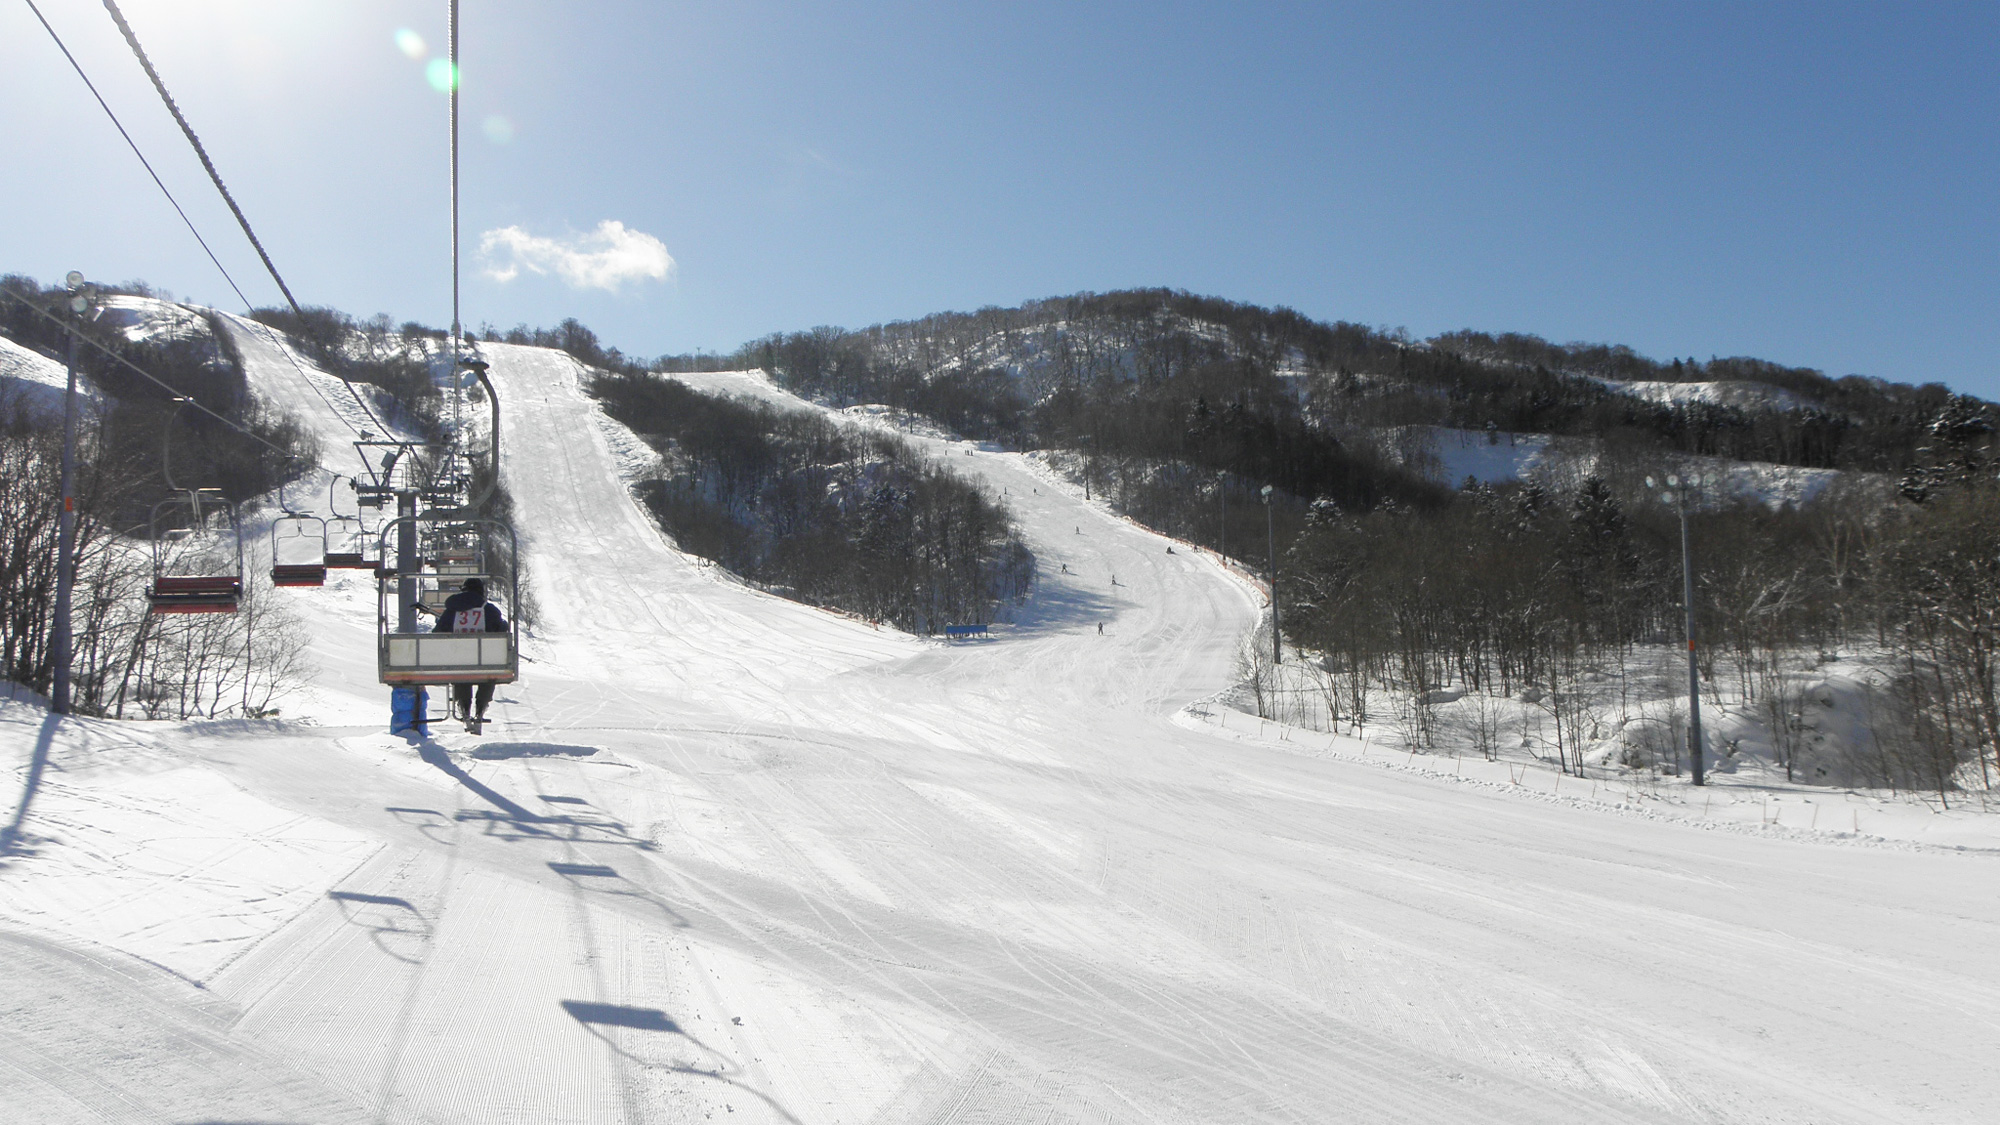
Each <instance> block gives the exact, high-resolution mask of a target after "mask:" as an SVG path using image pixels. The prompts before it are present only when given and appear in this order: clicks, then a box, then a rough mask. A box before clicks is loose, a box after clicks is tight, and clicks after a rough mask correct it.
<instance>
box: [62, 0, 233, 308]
mask: <svg viewBox="0 0 2000 1125" xmlns="http://www.w3.org/2000/svg"><path fill="white" fill-rule="evenodd" d="M27 5H28V10H29V11H31V12H33V13H35V18H36V19H37V20H40V21H41V24H42V30H44V31H46V32H48V33H49V38H51V39H53V40H55V41H56V49H57V50H59V51H61V52H62V53H63V58H66V59H68V60H69V65H70V66H71V68H73V69H74V70H75V71H76V76H77V77H78V78H81V79H83V84H84V85H85V86H86V87H88V88H89V90H90V96H91V97H93V98H96V99H97V104H98V105H99V106H101V107H103V109H104V115H105V116H106V117H109V118H110V119H111V124H112V125H113V126H114V127H116V128H117V130H118V135H119V136H121V137H124V138H125V143H126V144H127V145H129V146H131V149H132V155H134V156H136V157H138V158H139V163H140V164H143V165H145V168H146V174H147V175H148V176H151V177H153V183H154V185H155V186H157V187H158V188H159V189H160V194H161V195H164V196H166V197H167V202H168V203H170V204H172V205H173V208H174V213H175V214H177V215H179V216H180V217H181V222H183V223H186V224H187V229H188V233H189V234H192V235H194V240H195V241H196V242H199V243H201V251H202V253H204V254H207V255H208V260H209V261H211V262H214V263H215V268H216V270H217V271H218V272H220V273H221V274H222V279H223V280H224V281H227V282H228V283H229V287H230V288H231V289H234V290H236V296H237V297H238V298H239V299H240V300H241V301H242V302H243V307H244V308H246V309H247V308H249V307H250V298H248V297H245V296H244V295H243V287H242V286H240V285H238V284H236V279H235V278H233V277H231V276H229V270H228V269H226V268H225V267H224V266H223V264H222V260H221V259H220V258H217V257H216V256H215V251H214V250H211V249H209V245H208V240H207V239H205V238H203V237H202V236H201V231H199V230H196V229H195V225H194V220H193V219H190V218H188V213H187V212H186V211H184V210H182V209H181V202H180V200H178V199H175V198H174V193H173V192H171V191H168V190H167V185H166V184H165V183H164V182H163V181H162V180H161V179H160V174H159V173H158V172H155V171H153V163H152V161H150V160H147V159H146V154H145V153H143V152H140V151H139V144H138V142H137V141H134V140H133V139H132V134H130V133H128V132H126V131H125V124H124V122H122V121H119V120H118V115H117V114H115V113H113V112H111V106H110V103H108V102H106V101H105V100H104V95H103V94H100V93H98V92H97V84H96V83H94V82H92V81H91V80H90V75H88V74H85V73H84V72H83V64H81V63H79V62H77V61H76V56H75V55H72V54H70V53H69V47H68V46H67V45H66V44H64V43H63V41H62V36H60V35H57V34H56V29H55V28H53V27H51V26H49V21H48V17H46V16H44V15H42V10H41V9H40V8H37V7H35V0H27Z"/></svg>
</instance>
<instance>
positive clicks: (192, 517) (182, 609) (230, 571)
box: [146, 488, 243, 613]
mask: <svg viewBox="0 0 2000 1125" xmlns="http://www.w3.org/2000/svg"><path fill="white" fill-rule="evenodd" d="M180 514H185V515H186V517H187V519H188V524H187V526H186V527H184V528H183V527H173V526H163V524H175V523H178V522H179V520H178V519H177V518H176V517H177V516H178V515H180ZM149 522H150V530H151V535H152V543H153V584H152V585H151V586H149V587H147V589H146V601H147V603H148V605H147V609H148V611H149V612H152V613H235V612H236V608H237V606H238V605H239V604H240V603H241V602H242V600H243V535H242V531H241V529H240V528H239V527H238V525H237V522H236V506H235V505H233V504H231V503H229V502H228V501H227V500H224V499H223V498H222V496H221V494H220V493H219V492H218V491H217V490H215V489H211V488H200V489H192V488H191V489H188V490H187V491H186V492H185V494H184V495H182V496H178V497H174V498H172V499H168V500H162V501H160V502H159V503H158V504H155V505H153V513H152V518H151V520H150V521H149ZM225 523H226V525H227V526H226V528H225V526H224V524H225ZM177 532H178V534H176V533H177Z"/></svg>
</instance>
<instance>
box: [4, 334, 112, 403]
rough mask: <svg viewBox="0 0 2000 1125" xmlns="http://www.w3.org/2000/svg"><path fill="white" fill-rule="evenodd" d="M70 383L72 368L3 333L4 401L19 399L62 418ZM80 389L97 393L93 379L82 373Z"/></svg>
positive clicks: (79, 381) (78, 385)
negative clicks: (18, 342) (93, 387)
mask: <svg viewBox="0 0 2000 1125" xmlns="http://www.w3.org/2000/svg"><path fill="white" fill-rule="evenodd" d="M68 386H69V368H67V367H65V366H63V365H62V364H60V363H57V362H56V361H55V360H53V359H50V358H49V357H47V356H45V355H43V354H42V353H40V352H37V351H32V350H30V349H28V348H24V347H22V346H21V345H19V344H17V343H15V342H14V341H12V340H9V339H7V338H6V337H5V336H0V403H7V404H13V403H19V404H20V405H21V406H23V407H25V408H26V409H28V410H31V411H35V412H36V413H39V414H45V415H48V416H50V417H57V418H59V417H61V416H62V409H63V404H62V403H63V393H64V391H65V389H66V388H67V387H68ZM77 392H78V394H79V395H91V396H93V397H94V396H95V391H94V390H93V389H92V388H91V386H90V381H89V380H88V379H83V378H81V377H80V376H79V378H78V382H77Z"/></svg>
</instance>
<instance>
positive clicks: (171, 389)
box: [0, 289, 338, 475]
mask: <svg viewBox="0 0 2000 1125" xmlns="http://www.w3.org/2000/svg"><path fill="white" fill-rule="evenodd" d="M0 293H4V294H6V295H7V296H9V297H12V298H14V299H15V300H16V301H19V302H21V304H22V305H23V306H24V307H25V308H27V310H28V311H29V312H32V313H34V314H35V315H36V316H39V317H42V318H43V319H45V320H48V321H52V322H54V323H55V324H57V325H59V326H60V327H62V328H63V329H65V330H68V329H70V325H68V324H66V323H64V321H63V319H62V318H61V317H59V316H57V315H55V314H54V313H52V312H50V311H49V310H47V309H45V308H42V307H41V306H40V305H37V304H35V303H34V302H33V301H30V300H28V299H27V298H26V297H23V296H21V295H20V294H19V293H16V292H14V291H13V290H12V289H0ZM76 338H77V339H79V340H81V341H83V342H84V343H86V344H89V345H90V346H91V347H93V348H96V349H97V350H98V351H100V352H103V353H104V354H105V355H107V356H109V357H111V358H112V359H114V360H116V361H117V362H119V363H122V364H124V365H125V366H127V367H129V368H131V369H132V371H133V373H134V374H136V375H138V376H139V377H140V378H141V379H144V380H146V381H147V382H148V383H151V384H153V385H154V386H156V387H158V388H160V389H161V390H163V391H165V392H167V393H168V394H170V395H173V396H174V397H175V398H178V399H186V400H187V402H188V404H189V405H191V406H193V407H194V408H195V409H196V410H199V411H201V412H202V413H203V414H206V415H208V416H209V417H211V418H213V419H215V420H216V421H218V422H220V423H222V424H223V425H225V426H228V427H229V428H230V429H232V430H235V431H236V432H237V433H239V434H242V435H243V436H244V437H247V438H249V439H250V440H251V441H254V442H256V443H257V444H258V445H261V446H263V447H264V448H266V449H268V450H270V451H271V452H273V453H276V454H278V455H279V456H281V457H284V458H285V459H286V460H287V461H295V460H296V459H297V455H296V454H294V453H292V452H291V451H290V450H287V449H280V448H279V447H278V446H275V445H273V444H271V443H270V442H268V441H266V440H264V439H263V438H262V437H259V436H258V435H257V433H256V431H254V430H250V429H247V428H245V427H244V426H243V425H242V424H240V423H238V422H233V421H231V420H229V419H228V418H225V417H223V416H222V415H220V414H217V413H216V412H215V411H213V410H210V409H209V408H208V407H206V406H203V405H202V404H201V403H199V402H197V401H195V398H194V396H193V395H190V394H188V393H187V392H185V391H183V390H181V389H180V388H179V387H176V386H174V385H173V384H171V383H168V382H166V381H165V380H163V379H161V378H159V377H158V376H156V375H154V374H153V373H152V372H150V371H148V370H146V369H145V368H143V367H140V366H139V365H138V364H136V363H133V362H132V361H131V360H129V359H126V358H125V357H124V356H122V355H119V354H118V353H117V352H115V351H113V350H111V349H110V348H107V347H105V346H104V345H103V344H100V343H98V342H97V341H96V340H93V339H91V338H90V337H88V336H85V335H84V334H82V333H81V332H79V333H77V334H76ZM335 475H338V474H335Z"/></svg>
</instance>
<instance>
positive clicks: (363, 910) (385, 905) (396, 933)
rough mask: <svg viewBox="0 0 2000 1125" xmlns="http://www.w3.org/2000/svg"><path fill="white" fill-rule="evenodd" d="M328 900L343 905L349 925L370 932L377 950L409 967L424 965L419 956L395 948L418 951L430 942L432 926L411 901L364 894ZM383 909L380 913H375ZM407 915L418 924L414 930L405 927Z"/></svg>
mask: <svg viewBox="0 0 2000 1125" xmlns="http://www.w3.org/2000/svg"><path fill="white" fill-rule="evenodd" d="M326 897H327V898H330V899H332V900H333V901H334V902H336V903H338V904H340V913H341V916H342V917H343V918H345V919H346V920H347V921H348V922H350V923H352V924H354V925H357V926H366V927H367V928H368V931H369V932H368V939H369V940H370V941H372V942H374V943H375V947H376V948H377V949H380V950H381V951H382V952H384V953H386V954H388V955H389V956H391V957H394V958H395V959H396V960H398V961H401V962H403V963H404V964H407V965H421V964H423V962H424V959H423V957H422V956H420V955H419V952H407V951H403V950H398V949H396V948H394V946H395V945H396V944H399V943H409V944H413V945H415V946H416V947H417V948H418V950H419V951H421V949H422V948H423V947H425V946H428V945H429V944H430V941H431V934H432V930H431V922H430V919H428V918H426V917H424V912H423V911H421V910H418V909H417V908H416V906H415V905H413V904H412V903H411V902H410V900H409V899H406V898H396V897H394V896H393V895H371V894H362V893H361V892H359V891H328V892H326ZM371 907H380V908H382V909H381V910H372V909H370V908H371ZM406 915H407V917H409V918H413V919H415V920H416V925H415V926H414V927H406V926H404V925H403V924H402V923H403V920H404V917H405V916H406Z"/></svg>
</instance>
